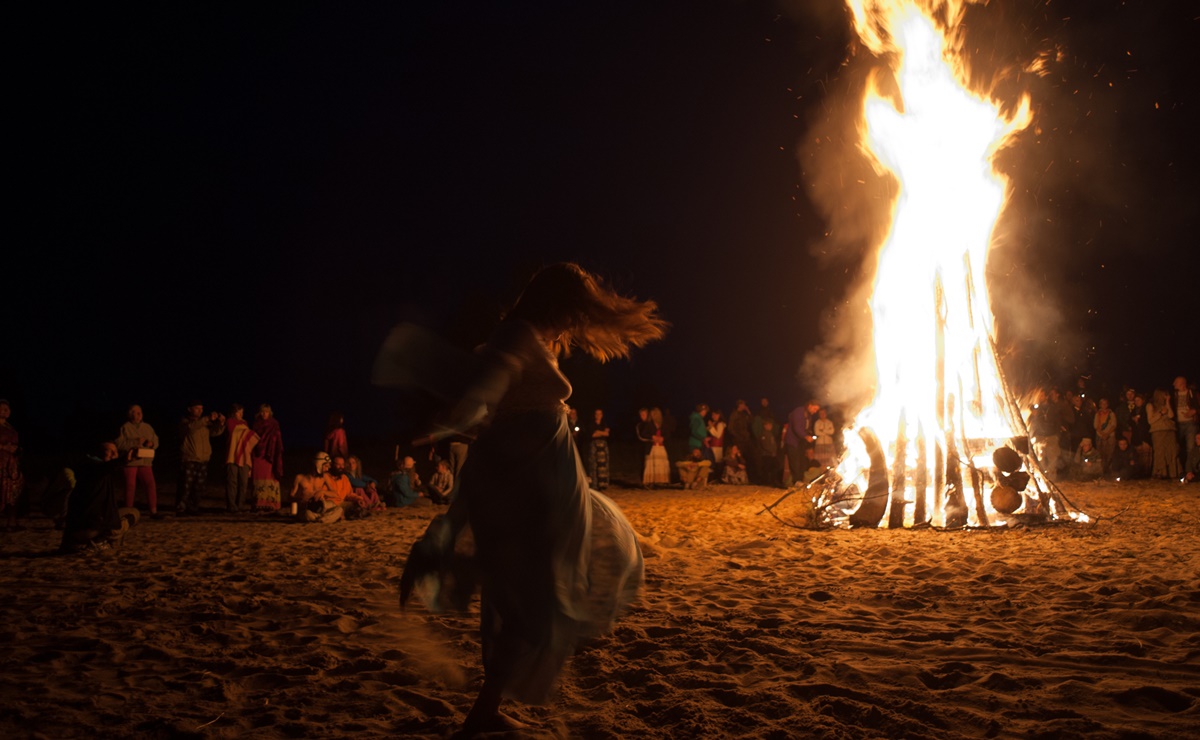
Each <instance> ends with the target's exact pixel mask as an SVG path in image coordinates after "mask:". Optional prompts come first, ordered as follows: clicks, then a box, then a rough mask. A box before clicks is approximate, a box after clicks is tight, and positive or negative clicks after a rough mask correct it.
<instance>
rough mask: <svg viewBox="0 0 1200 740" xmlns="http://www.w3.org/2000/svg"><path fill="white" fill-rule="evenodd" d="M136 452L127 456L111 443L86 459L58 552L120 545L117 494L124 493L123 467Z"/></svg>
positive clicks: (69, 503) (69, 504) (121, 529)
mask: <svg viewBox="0 0 1200 740" xmlns="http://www.w3.org/2000/svg"><path fill="white" fill-rule="evenodd" d="M133 452H134V451H133V450H130V451H129V453H126V455H125V456H124V457H122V456H121V454H120V453H119V452H118V451H117V446H116V445H115V444H113V443H112V442H105V443H104V444H103V445H101V447H100V456H99V457H91V456H89V457H87V458H86V459H85V460H84V461H83V463H82V464H81V465H77V466H74V470H75V471H76V484H75V489H74V491H73V492H72V493H71V495H70V497H69V498H68V500H67V513H66V520H65V521H64V524H63V536H62V544H61V545H60V546H59V551H60V552H64V553H70V552H77V551H79V550H83V549H93V550H106V549H108V548H110V547H112V546H113V545H115V544H120V542H121V537H122V535H123V534H124V530H125V527H123V526H122V521H121V511H120V509H119V508H118V507H117V494H118V492H120V493H121V494H124V491H125V477H124V475H125V474H124V467H125V463H127V462H128V461H129V460H130V459H131V456H132V453H133Z"/></svg>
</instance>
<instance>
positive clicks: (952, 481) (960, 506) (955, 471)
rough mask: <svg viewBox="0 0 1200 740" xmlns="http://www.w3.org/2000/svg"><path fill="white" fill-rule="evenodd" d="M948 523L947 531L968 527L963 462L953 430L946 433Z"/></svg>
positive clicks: (946, 511) (946, 522) (946, 509)
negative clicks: (959, 455) (959, 457)
mask: <svg viewBox="0 0 1200 740" xmlns="http://www.w3.org/2000/svg"><path fill="white" fill-rule="evenodd" d="M945 513H946V521H945V525H946V528H947V529H960V528H962V527H965V526H967V500H966V496H965V494H964V493H963V479H962V462H961V461H960V460H959V459H958V445H957V443H956V442H955V441H954V430H953V428H952V429H951V430H950V431H949V432H947V433H946V508H945Z"/></svg>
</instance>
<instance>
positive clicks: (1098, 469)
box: [1071, 437, 1104, 481]
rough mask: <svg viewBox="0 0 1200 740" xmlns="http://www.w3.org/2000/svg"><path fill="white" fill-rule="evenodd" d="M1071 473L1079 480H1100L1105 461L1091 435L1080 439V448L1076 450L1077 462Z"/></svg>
mask: <svg viewBox="0 0 1200 740" xmlns="http://www.w3.org/2000/svg"><path fill="white" fill-rule="evenodd" d="M1071 474H1072V475H1073V476H1074V478H1075V480H1079V481H1094V480H1099V479H1100V476H1101V475H1103V474H1104V461H1103V459H1102V458H1101V457H1100V450H1098V449H1096V447H1095V446H1093V445H1092V438H1091V437H1084V438H1083V439H1081V440H1079V449H1077V450H1075V464H1074V465H1073V466H1072V469H1071Z"/></svg>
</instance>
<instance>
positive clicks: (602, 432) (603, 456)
mask: <svg viewBox="0 0 1200 740" xmlns="http://www.w3.org/2000/svg"><path fill="white" fill-rule="evenodd" d="M588 432H589V434H588V437H589V441H588V477H589V478H591V479H592V487H593V488H595V489H596V490H597V491H603V490H605V489H607V488H608V434H609V429H608V422H606V421H604V410H603V409H596V410H595V411H594V412H592V423H591V425H590V426H589V427H588Z"/></svg>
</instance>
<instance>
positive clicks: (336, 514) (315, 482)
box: [290, 452, 345, 524]
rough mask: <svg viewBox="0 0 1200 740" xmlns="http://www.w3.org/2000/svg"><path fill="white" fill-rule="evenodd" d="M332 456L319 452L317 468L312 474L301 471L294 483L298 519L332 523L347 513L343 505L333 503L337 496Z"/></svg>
mask: <svg viewBox="0 0 1200 740" xmlns="http://www.w3.org/2000/svg"><path fill="white" fill-rule="evenodd" d="M331 463H332V458H330V457H329V453H326V452H318V453H317V456H316V458H314V460H313V466H314V467H315V468H316V470H315V472H314V473H313V474H312V475H306V474H304V473H301V474H300V475H297V476H296V480H295V482H294V483H292V492H291V494H290V495H291V499H292V503H294V504H295V505H296V519H297V521H301V522H320V523H321V524H332V523H333V522H336V521H339V520H340V519H341V518H342V517H343V516H344V514H345V512H344V511H343V510H342V507H340V506H337V505H336V504H334V503H333V501H332V500H333V498H334V497H335V496H336V494H335V493H334V490H333V478H331V477H330V475H329V466H330V464H331Z"/></svg>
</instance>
